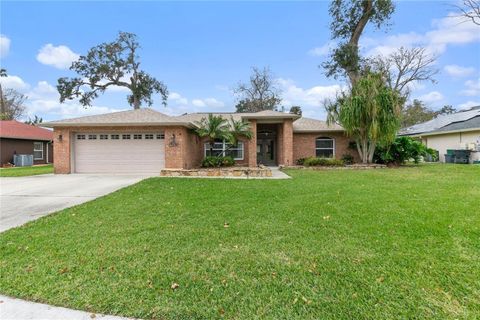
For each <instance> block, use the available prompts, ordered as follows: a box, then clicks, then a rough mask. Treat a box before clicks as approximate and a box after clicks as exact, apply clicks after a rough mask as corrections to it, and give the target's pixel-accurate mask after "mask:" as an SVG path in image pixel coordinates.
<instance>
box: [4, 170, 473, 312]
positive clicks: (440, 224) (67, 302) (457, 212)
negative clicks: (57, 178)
mask: <svg viewBox="0 0 480 320" xmlns="http://www.w3.org/2000/svg"><path fill="white" fill-rule="evenodd" d="M288 173H289V174H290V175H292V176H293V179H290V180H223V179H175V178H173V179H172V178H151V179H148V180H145V181H143V182H141V183H139V184H136V185H134V186H131V187H128V188H125V189H122V190H120V191H117V192H115V193H113V194H111V195H108V196H106V197H102V198H100V199H97V200H95V201H92V202H89V203H86V204H83V205H80V206H77V207H74V208H71V209H67V210H63V211H61V212H59V213H57V214H54V215H52V216H49V217H45V218H42V219H39V220H37V221H35V222H32V223H29V224H28V225H26V226H24V227H20V228H17V229H13V230H10V231H7V232H5V233H3V234H1V235H0V248H1V249H0V250H1V252H0V257H1V260H0V269H1V272H0V276H1V277H0V293H2V294H6V295H10V296H15V297H20V298H24V299H29V300H35V301H41V302H45V303H50V304H54V305H59V306H65V307H70V308H75V309H83V310H88V311H91V312H101V313H107V314H117V315H124V316H131V317H139V318H147V319H148V318H155V319H213V318H221V317H223V318H226V319H347V318H348V319H365V318H371V319H372V318H373V319H392V318H397V319H407V318H418V319H421V318H437V319H445V318H452V319H453V318H455V319H458V318H463V319H467V318H469V319H475V318H480V281H479V279H480V210H479V199H480V168H479V167H478V166H472V165H465V166H464V165H424V166H420V167H408V168H399V169H383V170H358V171H354V170H328V171H310V170H304V171H301V170H298V171H297V170H291V171H289V172H288ZM174 283H176V284H178V288H176V289H172V285H173V284H174ZM174 287H175V286H174Z"/></svg>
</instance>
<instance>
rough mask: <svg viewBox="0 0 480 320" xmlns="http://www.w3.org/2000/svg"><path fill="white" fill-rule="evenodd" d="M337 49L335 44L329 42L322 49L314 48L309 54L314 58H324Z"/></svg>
mask: <svg viewBox="0 0 480 320" xmlns="http://www.w3.org/2000/svg"><path fill="white" fill-rule="evenodd" d="M334 47H335V42H333V41H328V42H327V43H325V44H324V45H323V46H321V47H317V48H313V49H311V50H309V51H308V54H309V55H311V56H314V57H322V56H326V55H328V54H329V53H330V51H331V50H332V49H333V48H334Z"/></svg>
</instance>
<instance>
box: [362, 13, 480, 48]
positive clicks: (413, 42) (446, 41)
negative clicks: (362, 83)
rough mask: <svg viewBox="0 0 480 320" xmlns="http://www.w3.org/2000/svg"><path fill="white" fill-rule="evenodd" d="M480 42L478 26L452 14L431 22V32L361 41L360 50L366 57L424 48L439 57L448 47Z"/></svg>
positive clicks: (410, 33) (402, 34)
mask: <svg viewBox="0 0 480 320" xmlns="http://www.w3.org/2000/svg"><path fill="white" fill-rule="evenodd" d="M474 42H480V32H478V26H476V25H475V24H473V23H465V21H464V20H463V19H462V18H461V17H459V16H458V15H456V14H454V13H450V14H448V15H447V16H446V17H444V18H442V19H435V20H433V21H432V30H430V31H428V32H425V33H422V34H420V33H416V32H409V33H401V34H397V35H391V36H387V37H385V38H383V39H372V38H368V39H367V41H362V43H361V45H362V48H363V49H364V50H365V51H366V55H367V56H374V55H378V54H384V55H385V54H390V53H392V52H394V51H396V50H397V49H398V48H400V47H402V46H403V47H406V48H411V47H419V46H422V47H426V48H427V52H429V53H430V54H433V55H439V54H442V53H443V52H445V50H446V49H447V47H448V46H450V45H462V44H468V43H474Z"/></svg>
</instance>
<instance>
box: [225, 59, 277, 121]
mask: <svg viewBox="0 0 480 320" xmlns="http://www.w3.org/2000/svg"><path fill="white" fill-rule="evenodd" d="M252 71H253V72H252V75H251V76H250V81H249V82H248V83H242V82H240V83H239V84H238V86H237V87H236V88H235V89H234V94H235V95H236V96H237V99H238V104H237V106H236V108H237V111H238V112H257V111H262V110H274V109H275V108H276V107H277V106H278V104H279V103H280V102H281V101H282V99H281V97H280V94H281V92H280V89H279V88H278V87H277V83H276V82H275V80H274V79H273V76H272V73H271V71H270V69H268V68H263V69H259V68H257V67H253V68H252Z"/></svg>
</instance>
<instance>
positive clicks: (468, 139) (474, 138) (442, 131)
mask: <svg viewBox="0 0 480 320" xmlns="http://www.w3.org/2000/svg"><path fill="white" fill-rule="evenodd" d="M400 135H402V136H411V137H417V138H420V139H421V140H422V142H423V144H425V145H426V146H427V147H429V148H432V149H435V150H438V153H439V158H440V161H441V162H445V154H446V153H447V149H470V150H475V151H478V152H475V153H472V157H474V158H478V157H480V106H477V107H473V108H471V109H469V110H465V111H460V112H457V113H454V114H448V115H441V116H438V117H437V118H435V119H432V120H430V121H427V122H423V123H419V124H416V125H414V126H411V127H408V128H405V129H402V130H401V131H400Z"/></svg>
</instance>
